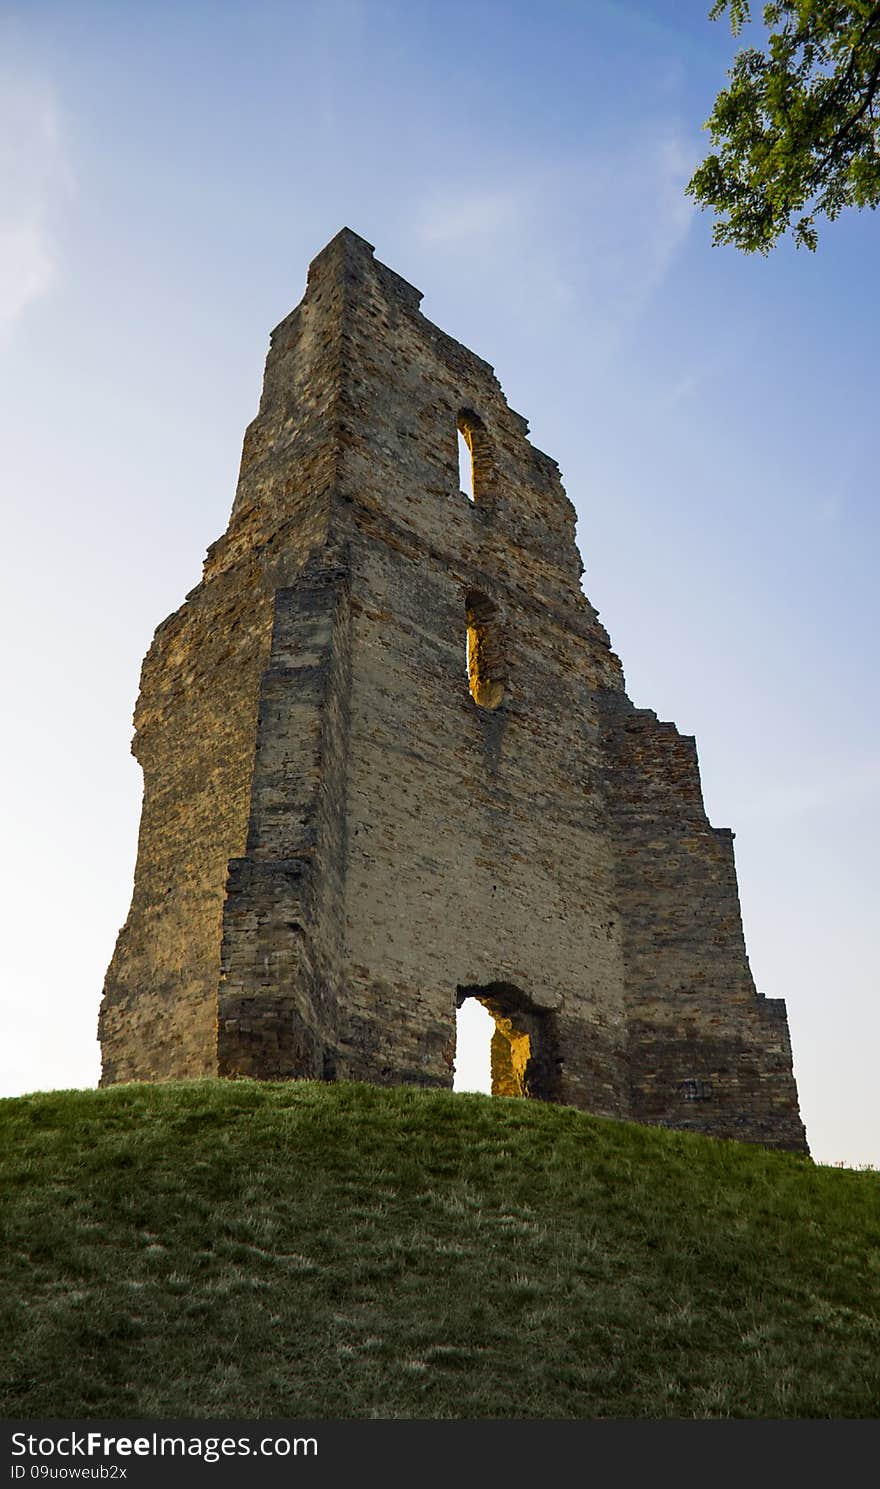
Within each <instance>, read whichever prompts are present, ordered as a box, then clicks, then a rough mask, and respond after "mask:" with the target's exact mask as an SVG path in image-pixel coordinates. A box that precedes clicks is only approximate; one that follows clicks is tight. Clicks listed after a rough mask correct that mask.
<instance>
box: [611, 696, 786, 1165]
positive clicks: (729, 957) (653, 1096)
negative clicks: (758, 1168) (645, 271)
mask: <svg viewBox="0 0 880 1489" xmlns="http://www.w3.org/2000/svg"><path fill="white" fill-rule="evenodd" d="M605 715H606V720H607V726H606V727H607V732H606V743H607V749H608V764H609V781H610V786H611V802H612V811H613V816H614V821H615V833H616V839H617V849H616V863H617V880H618V888H619V906H620V914H621V923H622V934H623V959H624V967H625V977H626V1006H627V1022H628V1027H629V1040H628V1056H627V1058H628V1065H629V1072H630V1103H631V1112H632V1116H633V1118H634V1119H635V1120H636V1121H639V1122H658V1123H662V1124H663V1125H664V1126H669V1127H679V1128H692V1129H693V1130H695V1131H699V1132H707V1133H710V1134H712V1135H714V1136H716V1137H729V1138H746V1139H748V1140H750V1141H760V1142H764V1143H766V1144H767V1145H769V1146H773V1147H781V1148H790V1149H792V1150H794V1151H796V1152H798V1151H803V1148H804V1145H805V1137H804V1129H803V1124H802V1123H801V1120H800V1116H799V1112H798V1100H797V1090H796V1087H795V1083H794V1077H793V1075H792V1065H791V1047H790V1043H789V1037H788V1024H787V1019H786V1014H785V1004H784V1003H783V1002H782V1001H781V999H767V998H763V997H760V996H758V995H757V993H756V991H755V985H754V982H753V979H752V974H751V971H750V969H749V964H748V959H747V957H746V949H745V942H744V940H743V931H742V921H741V917H740V906H739V894H738V890H737V882H736V870H735V868H734V860H733V833H732V832H730V831H729V829H727V828H714V827H712V826H711V825H710V824H709V822H708V820H707V817H706V813H705V811H704V808H703V799H702V792H701V788H700V776H699V769H698V765H697V753H696V747H695V744H694V741H693V739H692V738H689V737H687V736H685V735H681V734H679V732H678V730H677V729H676V728H675V725H674V724H668V723H661V722H659V721H658V719H657V717H656V715H655V714H654V713H652V712H650V711H649V710H647V709H634V708H632V707H631V705H629V703H628V700H622V699H621V698H620V695H619V694H613V695H609V696H608V697H607V698H606V700H605Z"/></svg>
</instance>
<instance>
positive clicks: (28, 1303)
mask: <svg viewBox="0 0 880 1489" xmlns="http://www.w3.org/2000/svg"><path fill="white" fill-rule="evenodd" d="M0 1155H2V1156H0V1183H2V1211H0V1214H2V1239H3V1245H4V1253H5V1255H4V1259H3V1265H2V1280H0V1329H2V1337H3V1339H4V1341H5V1348H4V1350H3V1351H2V1357H0V1413H2V1414H3V1415H6V1416H24V1417H36V1416H47V1417H97V1416H102V1415H103V1416H131V1417H152V1416H155V1417H163V1416H165V1417H168V1416H175V1415H179V1416H184V1417H206V1416H218V1417H234V1416H241V1417H267V1416H277V1417H294V1418H310V1417H312V1418H325V1419H328V1418H344V1417H591V1416H611V1417H619V1416H624V1417H637V1416H650V1417H665V1416H676V1417H682V1416H683V1417H691V1416H695V1417H715V1416H727V1415H732V1416H775V1417H780V1416H781V1417H796V1416H862V1417H864V1416H878V1415H880V1381H878V1360H880V1175H877V1174H875V1173H869V1172H866V1173H855V1172H851V1171H847V1170H836V1169H827V1168H818V1167H814V1166H813V1165H811V1164H810V1163H809V1162H808V1161H807V1160H804V1159H802V1158H797V1157H790V1156H788V1155H784V1154H773V1153H769V1152H765V1151H763V1150H761V1149H758V1148H750V1147H746V1146H743V1145H740V1144H737V1143H723V1142H715V1141H712V1140H710V1139H707V1138H699V1137H693V1136H689V1135H685V1134H680V1133H674V1132H668V1131H663V1130H660V1129H652V1128H647V1127H638V1126H633V1125H630V1124H627V1123H615V1122H608V1121H602V1120H601V1119H598V1118H591V1117H587V1116H585V1115H583V1114H582V1113H579V1112H575V1111H572V1110H569V1109H566V1108H561V1107H553V1106H547V1105H543V1104H541V1103H533V1102H528V1101H515V1100H502V1099H493V1098H490V1097H483V1096H464V1095H452V1094H447V1093H427V1092H423V1091H418V1090H414V1089H412V1088H397V1089H394V1090H380V1089H377V1088H375V1087H369V1086H355V1085H341V1084H340V1085H320V1084H313V1083H311V1082H296V1083H289V1084H288V1083H284V1084H275V1085H267V1084H259V1083H254V1082H249V1081H241V1082H238V1081H236V1082H219V1081H203V1082H187V1083H180V1084H169V1085H160V1086H148V1085H128V1086H119V1087H115V1088H112V1089H109V1090H106V1091H60V1092H53V1093H51V1094H48V1095H46V1094H42V1095H35V1096H28V1097H21V1098H15V1099H12V1100H6V1101H3V1102H0Z"/></svg>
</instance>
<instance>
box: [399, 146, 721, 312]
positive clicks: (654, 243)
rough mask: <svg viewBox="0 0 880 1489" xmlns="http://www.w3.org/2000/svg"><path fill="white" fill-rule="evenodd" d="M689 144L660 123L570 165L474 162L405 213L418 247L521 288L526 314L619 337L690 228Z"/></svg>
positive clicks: (691, 154)
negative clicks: (561, 318) (577, 321)
mask: <svg viewBox="0 0 880 1489" xmlns="http://www.w3.org/2000/svg"><path fill="white" fill-rule="evenodd" d="M697 148H698V146H697V143H696V142H692V143H691V144H689V143H688V142H687V141H686V139H685V137H684V136H683V134H682V133H681V132H680V131H679V130H678V128H677V126H676V125H675V124H674V123H670V122H662V123H659V124H656V125H652V126H651V127H650V128H644V129H641V130H639V131H634V132H633V133H632V134H631V135H630V136H629V137H628V138H625V139H620V138H617V139H615V140H614V141H610V142H609V141H608V140H607V139H605V138H603V139H598V138H597V139H596V140H595V141H594V142H593V144H592V145H591V146H589V147H587V148H585V149H584V150H583V151H582V152H581V154H580V155H579V156H577V157H576V158H567V159H564V160H560V159H559V158H556V159H553V160H546V161H535V160H533V161H530V162H527V163H525V164H523V163H522V162H517V163H516V164H511V163H510V162H506V161H504V162H496V163H495V164H494V165H492V164H490V163H484V164H483V165H482V167H481V169H480V171H479V173H475V174H478V175H479V185H474V184H472V182H473V180H474V177H473V176H472V177H470V178H463V180H461V181H449V182H437V183H435V185H434V186H433V187H432V188H431V189H430V190H429V191H427V192H426V193H425V194H424V195H423V196H422V197H421V198H420V199H418V200H417V201H416V203H415V206H414V216H413V228H414V232H415V235H416V237H417V238H418V239H419V240H420V241H421V243H422V244H423V245H425V246H426V247H427V248H429V249H432V250H435V251H436V252H438V253H442V254H444V255H445V256H449V255H452V254H454V255H456V256H458V255H461V256H465V255H466V256H467V259H468V262H469V264H470V266H471V268H472V269H473V270H475V271H477V272H482V273H483V274H487V273H491V274H492V275H493V277H495V278H499V277H500V278H501V279H502V281H504V292H505V296H507V295H508V293H509V284H510V282H511V281H519V282H520V283H521V284H523V285H524V286H527V287H528V294H529V296H530V297H531V299H532V301H533V302H534V305H535V309H536V312H538V313H540V314H541V315H546V314H547V312H548V311H551V312H552V311H554V310H555V311H556V312H558V313H562V314H569V313H571V312H576V313H577V314H578V315H579V317H583V318H584V319H585V320H586V321H588V322H589V324H590V329H591V331H592V332H594V333H595V334H597V335H599V336H600V337H601V338H602V339H603V340H608V339H611V340H615V339H617V338H619V337H620V336H621V335H622V334H625V333H626V331H628V330H629V329H630V328H631V326H632V324H633V322H634V321H635V320H636V319H637V318H638V315H639V313H640V312H641V310H642V309H643V308H644V306H645V305H646V303H647V302H648V300H649V299H650V298H651V296H652V295H653V294H654V292H655V291H656V290H657V289H658V288H659V287H660V285H661V284H662V283H663V281H664V279H665V278H666V276H667V274H668V272H669V270H670V268H671V266H672V264H673V263H674V261H675V259H676V257H677V255H678V253H679V252H680V250H681V248H682V246H683V244H684V241H685V238H686V236H687V232H688V229H689V226H690V223H691V220H692V218H693V207H692V204H691V202H690V200H689V199H688V198H687V197H686V196H685V194H684V187H685V185H686V183H687V180H688V177H689V175H690V173H691V170H692V168H693V163H694V160H695V158H696V154H697Z"/></svg>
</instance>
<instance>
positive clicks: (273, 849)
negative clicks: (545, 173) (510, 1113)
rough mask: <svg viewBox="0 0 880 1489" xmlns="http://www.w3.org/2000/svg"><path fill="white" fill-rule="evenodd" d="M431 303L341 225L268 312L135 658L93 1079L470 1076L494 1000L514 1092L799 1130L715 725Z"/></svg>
mask: <svg viewBox="0 0 880 1489" xmlns="http://www.w3.org/2000/svg"><path fill="white" fill-rule="evenodd" d="M420 299H421V296H420V295H419V292H418V291H417V290H414V289H413V287H412V286H411V285H409V284H407V282H406V281H405V280H403V279H401V278H400V277H399V276H398V275H396V274H395V273H393V271H392V270H390V269H388V268H386V267H385V266H384V265H382V264H380V263H378V262H377V261H376V260H375V258H374V257H373V253H372V249H371V248H370V246H369V245H368V244H366V243H365V242H364V241H363V239H360V238H358V237H357V236H356V235H355V234H353V233H351V232H349V231H348V230H344V231H343V232H342V233H340V234H339V235H337V237H336V238H335V239H334V240H333V241H332V242H331V243H330V244H328V246H327V247H326V248H325V249H324V251H323V252H322V253H321V254H320V255H319V256H318V258H317V259H316V260H315V261H314V263H313V264H312V266H311V269H310V272H309V286H308V290H307V293H306V296H305V298H304V300H303V302H302V304H301V305H300V306H299V307H298V308H297V310H295V311H294V312H293V313H292V314H291V315H290V316H289V317H287V319H286V320H285V321H284V322H282V324H281V326H279V327H278V329H277V330H276V332H275V333H274V334H273V338H272V345H271V348H270V353H269V358H268V361H267V366H266V377H265V382H264V389H263V397H262V400H261V405H260V412H259V414H258V416H257V418H256V419H255V421H254V423H253V424H252V425H251V426H250V428H249V430H248V432H247V434H246V437H245V444H244V451H243V455H242V469H241V476H240V480H239V487H238V493H237V496H236V501H235V505H234V508H233V514H232V519H231V521H230V525H229V528H228V530H227V533H226V534H225V535H224V537H223V538H221V539H220V541H219V542H218V543H216V544H214V545H213V547H212V548H211V549H210V550H209V553H208V560H207V563H206V568H205V575H204V578H203V581H202V584H201V585H199V586H198V587H197V589H196V590H194V591H193V593H192V594H191V595H190V596H189V597H188V599H187V603H186V604H185V605H184V606H183V608H182V609H181V610H180V611H178V612H177V614H176V615H175V616H172V617H171V619H170V620H169V621H167V622H165V624H164V626H162V627H160V628H159V631H158V632H157V635H156V640H155V641H154V644H153V647H152V649H151V652H150V654H149V656H148V658H147V661H146V663H145V665H144V673H143V678H142V690H141V697H140V700H139V703H138V710H137V714H136V723H137V736H136V744H135V748H136V753H137V754H138V757H139V759H141V761H142V764H143V766H144V778H145V797H144V813H143V820H142V825H141V837H140V844H139V852H138V864H137V869H136V874H135V889H134V898H133V902H132V909H131V913H130V915H129V919H128V921H127V923H126V926H125V928H124V929H123V931H122V932H121V934H120V939H119V943H118V945H117V950H116V953H115V956H114V959H113V962H112V963H111V967H110V971H109V973H108V979H107V986H106V989H105V999H104V1004H103V1008H102V1015H101V1034H102V1042H103V1047H104V1061H105V1064H104V1079H105V1081H109V1080H119V1079H128V1078H131V1077H132V1076H144V1077H147V1078H162V1077H166V1076H171V1075H195V1074H201V1073H218V1074H220V1075H227V1076H228V1075H257V1076H261V1077H292V1076H311V1077H320V1078H325V1079H334V1078H356V1079H366V1080H370V1081H375V1082H380V1083H382V1082H399V1081H406V1082H415V1083H418V1084H422V1085H450V1084H451V1081H452V1066H453V1058H454V1049H455V1011H456V1007H457V1006H459V1005H460V1004H461V1003H462V1001H463V1000H464V999H466V998H468V997H477V998H479V999H480V1000H481V1001H482V1002H483V1003H484V1004H485V1006H486V1007H487V1008H488V1009H489V1010H490V1012H491V1013H492V1015H493V1017H494V1019H495V1024H496V1034H495V1039H494V1041H493V1056H492V1060H493V1072H494V1080H495V1088H496V1089H497V1090H498V1091H499V1092H507V1093H511V1092H517V1093H520V1092H521V1093H522V1094H524V1095H534V1096H539V1097H542V1098H544V1099H547V1100H556V1101H564V1102H568V1103H571V1104H574V1105H577V1106H581V1107H584V1108H586V1109H589V1110H591V1111H595V1112H599V1113H604V1114H607V1115H612V1116H619V1117H625V1116H634V1117H636V1118H637V1119H638V1120H642V1121H649V1122H662V1123H665V1124H669V1125H674V1126H691V1127H695V1128H697V1129H699V1130H702V1131H708V1132H713V1133H716V1134H717V1135H720V1136H738V1137H743V1138H746V1139H748V1140H751V1141H759V1142H766V1143H770V1144H775V1145H778V1146H783V1147H792V1148H801V1149H802V1148H803V1147H804V1136H803V1128H802V1126H801V1124H800V1119H799V1117H798V1114H797V1098H796V1092H795V1088H794V1081H793V1077H792V1074H791V1056H790V1049H789V1045H788V1036H787V1027H786V1023H785V1011H784V1005H782V1004H781V1003H778V1002H769V1001H767V1000H765V999H762V998H760V997H758V995H757V994H756V992H755V989H754V985H753V983H752V980H751V975H750V973H749V969H748V963H747V960H746V956H745V948H744V944H743V938H742V929H741V924H740V915H739V903H738V897H737V890H736V878H735V873H734V868H733V858H732V851H731V843H730V834H727V833H724V832H723V831H720V830H715V829H713V828H711V827H710V825H709V823H708V822H707V821H706V817H705V813H704V811H703V807H702V800H701V794H700V785H699V774H698V769H697V763H696V754H695V751H694V748H693V741H691V740H686V739H683V738H682V737H681V736H680V735H678V733H677V731H676V730H675V729H674V727H673V726H672V725H664V724H659V723H658V722H657V720H656V717H655V716H654V715H653V714H651V713H649V712H647V711H645V710H636V709H634V708H633V706H632V704H631V703H630V702H629V700H628V699H627V698H626V695H625V693H624V690H623V676H622V673H621V669H620V664H619V662H618V660H617V658H616V657H615V656H614V654H613V652H612V651H611V649H610V645H609V641H608V636H607V633H606V632H605V630H604V628H603V627H602V626H601V625H600V623H599V621H598V617H597V615H596V612H595V610H594V609H593V607H592V606H591V605H590V603H589V601H588V600H587V599H586V597H585V596H584V594H583V592H582V590H581V588H580V575H581V572H582V565H581V562H580V556H579V554H578V551H577V547H576V545H575V541H574V520H575V514H574V509H573V507H572V506H571V503H570V502H569V501H568V499H567V497H566V495H565V492H564V490H563V488H562V484H561V481H560V478H559V471H558V468H557V466H556V464H555V462H554V461H552V460H551V459H550V458H549V457H548V456H546V455H544V454H543V453H542V452H541V451H539V450H537V449H535V448H534V447H533V446H532V445H531V444H530V443H529V441H528V438H527V425H526V423H525V420H524V419H522V417H521V416H520V415H518V414H516V413H515V412H514V411H513V410H511V409H510V408H509V407H508V405H507V403H506V400H505V399H504V396H503V393H502V391H501V388H500V386H499V384H498V381H497V379H496V378H495V376H494V373H493V371H492V369H491V367H489V365H488V364H487V363H485V362H484V361H482V360H481V359H480V358H479V357H477V356H475V355H474V354H473V353H472V352H470V351H468V350H467V348H465V347H463V346H461V345H460V344H459V343H458V342H456V341H454V340H452V338H450V337H448V336H447V335H445V334H444V333H443V332H442V331H440V330H439V329H438V328H437V327H436V326H434V325H432V324H431V322H430V321H428V320H426V319H425V318H424V316H423V315H422V314H421V311H420V309H419V302H420ZM458 430H461V431H463V433H464V435H465V437H466V439H467V440H468V442H469V444H470V447H471V450H472V452H473V463H474V498H475V499H474V500H470V499H469V498H468V497H467V496H466V495H465V494H464V493H463V492H462V491H460V490H459V477H458V458H457V443H458V433H457V431H458Z"/></svg>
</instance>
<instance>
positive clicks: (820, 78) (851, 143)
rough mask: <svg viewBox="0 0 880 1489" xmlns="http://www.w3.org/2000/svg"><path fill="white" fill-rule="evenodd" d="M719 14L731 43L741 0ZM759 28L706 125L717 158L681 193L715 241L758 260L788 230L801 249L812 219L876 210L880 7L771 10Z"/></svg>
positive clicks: (848, 4)
mask: <svg viewBox="0 0 880 1489" xmlns="http://www.w3.org/2000/svg"><path fill="white" fill-rule="evenodd" d="M725 11H728V12H729V16H730V24H731V30H732V31H733V34H734V35H735V36H736V35H739V33H740V32H741V30H742V27H743V25H744V24H746V23H748V22H749V21H750V20H751V14H750V7H749V3H748V0H716V3H715V5H713V7H712V10H711V11H710V12H709V14H710V17H711V19H712V20H718V19H719V18H720V17H721V16H722V15H723V14H724V12H725ZM763 20H764V24H765V26H766V27H767V28H768V30H770V28H771V27H773V28H775V29H774V30H770V34H769V35H768V37H767V43H766V49H765V50H764V51H760V50H758V48H756V47H752V46H749V47H745V48H744V49H743V50H742V51H740V52H739V53H738V54H737V56H736V57H735V59H734V63H733V67H732V68H731V70H730V71H729V73H728V77H729V79H730V86H729V87H728V88H725V89H723V90H722V91H721V92H720V93H719V95H718V97H717V99H716V100H715V107H714V109H713V111H712V114H711V116H710V118H709V119H708V120H707V123H706V128H707V129H708V130H709V131H710V134H711V138H712V143H713V144H714V145H715V146H716V147H718V153H717V154H711V155H709V156H707V158H706V159H705V160H704V161H703V163H702V165H701V166H699V168H698V169H697V170H696V171H695V172H694V175H693V177H692V178H691V181H690V183H689V184H688V188H687V190H688V192H689V194H690V195H691V196H693V198H694V199H695V201H697V202H698V203H699V204H700V205H701V206H702V207H713V208H714V209H715V211H716V212H717V213H718V214H719V220H718V221H717V222H716V224H715V228H714V231H713V241H714V242H715V243H732V244H733V245H734V247H736V248H741V249H743V250H744V252H746V253H753V252H756V251H757V252H758V253H765V254H766V253H768V252H769V251H770V249H771V248H772V247H773V246H774V244H775V243H776V242H777V240H778V239H779V238H780V237H781V236H782V234H783V233H785V232H786V230H787V229H789V228H790V229H791V232H792V235H793V237H794V239H795V242H796V244H797V245H798V246H801V245H803V246H805V247H807V248H809V249H811V250H813V249H815V247H816V243H817V237H818V235H817V232H816V228H815V225H814V222H815V218H816V216H817V215H818V214H824V216H825V217H827V218H829V219H833V218H835V217H837V216H838V215H839V213H840V212H841V211H842V210H843V208H844V207H872V208H874V207H876V206H877V205H878V202H880V98H878V94H880V3H873V0H774V3H772V4H767V5H765V6H764V9H763ZM798 214H803V215H801V216H798ZM793 219H794V221H793Z"/></svg>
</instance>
